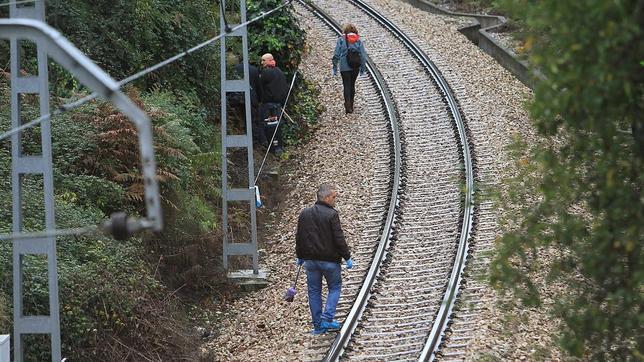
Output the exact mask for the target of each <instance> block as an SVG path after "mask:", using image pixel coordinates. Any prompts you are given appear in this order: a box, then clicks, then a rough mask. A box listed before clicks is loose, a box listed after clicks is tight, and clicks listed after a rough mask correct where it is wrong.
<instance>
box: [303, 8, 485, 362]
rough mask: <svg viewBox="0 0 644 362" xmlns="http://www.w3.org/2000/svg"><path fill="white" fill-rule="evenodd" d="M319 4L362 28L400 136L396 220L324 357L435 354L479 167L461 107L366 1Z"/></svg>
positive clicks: (457, 276) (463, 250)
mask: <svg viewBox="0 0 644 362" xmlns="http://www.w3.org/2000/svg"><path fill="white" fill-rule="evenodd" d="M314 3H315V6H317V7H319V8H320V9H322V10H323V11H324V13H326V14H328V15H326V17H327V18H326V19H325V21H327V24H331V22H332V20H331V18H333V19H335V20H337V21H341V22H345V21H350V22H354V23H356V25H358V27H359V30H360V34H361V35H362V36H365V37H366V39H367V43H366V44H367V52H368V53H369V54H370V55H371V56H372V59H373V62H372V63H371V64H372V65H373V66H374V67H375V68H377V70H378V72H379V73H380V74H381V76H382V80H384V82H386V86H384V87H387V88H388V91H386V93H387V94H390V95H391V98H392V99H393V101H394V102H395V104H396V108H397V111H398V112H397V115H398V117H397V121H398V126H399V127H400V133H401V135H402V136H401V148H402V175H401V179H400V180H401V182H400V186H401V189H400V192H399V193H398V197H399V200H397V202H396V205H397V207H396V209H395V223H394V222H393V217H392V219H391V222H389V223H385V229H384V231H383V232H382V237H381V238H380V241H379V242H380V244H379V245H378V248H375V247H374V248H372V249H373V250H375V253H374V254H373V258H374V260H373V264H372V265H371V268H370V270H369V271H368V272H367V273H366V278H365V280H363V281H362V282H361V285H362V287H361V290H360V291H359V292H357V294H355V293H348V294H349V295H351V296H350V297H349V298H345V303H346V302H348V303H350V305H351V310H350V311H349V313H348V315H347V316H346V320H345V323H344V326H343V328H342V330H341V331H340V332H339V333H338V335H337V336H336V337H335V339H334V340H333V341H332V343H331V341H330V340H328V341H327V343H329V344H330V347H329V350H328V352H327V354H326V356H325V357H324V358H325V359H326V360H337V359H339V358H348V359H356V360H358V359H362V360H418V359H422V360H425V359H427V360H429V359H433V358H434V357H435V353H436V351H437V349H438V346H439V345H440V342H441V339H442V334H443V332H444V330H445V328H446V325H447V322H448V319H449V315H450V313H451V310H452V307H453V304H454V301H455V299H456V296H457V292H458V288H459V285H460V280H461V277H462V271H463V268H464V264H465V258H466V255H467V248H468V242H469V238H470V233H471V230H472V225H473V217H474V210H473V202H472V198H473V179H474V170H473V165H472V159H471V156H470V154H471V152H470V149H469V147H470V146H469V144H468V139H467V136H466V130H465V125H464V123H463V121H462V117H461V115H460V111H459V107H458V104H457V102H456V99H455V97H454V96H453V94H452V93H451V90H450V88H449V86H448V85H447V83H446V82H445V81H444V79H443V77H442V75H441V74H440V72H439V71H438V69H436V67H435V66H434V65H433V63H431V61H430V60H429V59H428V57H427V56H426V55H425V54H424V53H423V52H422V50H420V49H419V48H418V47H417V46H416V45H415V44H414V43H413V41H411V40H410V39H409V38H408V37H407V36H406V35H405V34H404V33H402V32H401V31H400V30H399V29H398V28H397V27H396V26H395V25H393V24H391V23H390V22H388V21H387V19H385V18H384V17H382V16H380V15H379V14H378V13H377V12H375V11H374V10H373V9H371V8H370V7H369V6H368V5H366V4H364V3H363V2H361V1H335V0H323V1H315V2H314ZM307 8H308V9H309V10H311V9H313V8H312V7H311V6H310V5H309V6H308V7H307ZM316 15H317V16H320V17H324V16H325V15H324V14H323V13H322V12H317V13H316ZM390 108H391V107H390V106H389V107H386V109H390ZM394 201H396V200H394ZM392 211H393V210H392ZM387 227H393V229H390V230H387ZM367 250H369V249H368V248H367ZM347 299H350V300H347ZM341 307H342V306H341ZM339 316H340V315H339ZM321 343H322V344H324V340H323V342H321Z"/></svg>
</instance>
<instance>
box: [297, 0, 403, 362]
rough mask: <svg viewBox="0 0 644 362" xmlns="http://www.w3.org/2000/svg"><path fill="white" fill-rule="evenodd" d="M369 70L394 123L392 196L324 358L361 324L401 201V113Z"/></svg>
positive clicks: (337, 351) (335, 353)
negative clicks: (360, 278) (373, 248)
mask: <svg viewBox="0 0 644 362" xmlns="http://www.w3.org/2000/svg"><path fill="white" fill-rule="evenodd" d="M299 1H300V3H301V4H302V5H304V7H306V8H307V9H309V11H311V12H312V13H313V14H314V15H316V16H317V17H319V18H320V19H322V21H324V22H325V23H326V24H327V25H328V26H329V27H330V28H331V29H332V30H333V31H335V32H336V33H338V35H339V34H341V30H340V24H338V23H337V22H336V21H335V20H333V18H331V16H329V15H328V14H327V13H325V12H324V11H322V10H321V9H320V8H319V7H317V6H316V5H314V4H311V3H309V2H306V1H304V0H299ZM366 63H367V64H366V66H367V71H368V72H369V73H370V74H371V78H372V80H373V82H374V84H375V86H376V88H377V89H378V91H379V92H380V95H381V96H382V100H383V103H384V106H385V109H386V112H387V116H388V118H389V124H390V127H391V133H392V149H393V161H394V164H393V180H392V186H391V197H390V199H389V208H388V211H387V218H386V219H385V224H384V227H383V231H382V234H381V236H380V241H379V243H378V249H377V250H376V253H375V254H374V258H373V261H372V263H371V266H370V268H369V271H368V272H367V276H366V277H365V281H364V283H363V284H362V287H361V288H360V291H359V292H358V296H357V297H356V300H355V302H354V303H353V306H352V307H351V310H350V311H349V314H347V317H346V319H345V321H344V323H343V325H342V328H341V329H340V331H339V332H338V334H337V336H336V338H335V340H334V341H333V344H332V345H331V348H330V349H329V351H328V353H327V355H326V356H325V358H324V360H325V361H332V360H337V359H338V358H339V357H340V355H341V354H342V352H343V350H344V348H345V347H346V345H347V343H348V342H349V340H350V338H351V336H352V335H353V331H354V330H355V328H356V326H357V325H358V321H359V320H360V317H361V316H362V313H363V312H364V310H365V308H366V306H367V302H368V301H369V297H370V296H371V289H372V287H373V285H374V283H375V281H376V277H377V276H378V274H379V271H380V267H381V265H382V262H383V261H384V260H385V258H386V256H387V250H388V249H389V244H390V242H391V236H392V233H393V230H394V227H395V222H396V210H397V208H398V205H399V189H400V179H401V172H402V171H401V169H402V151H401V148H402V147H401V142H400V131H399V127H398V115H397V111H396V106H395V103H394V101H393V98H392V96H391V92H390V91H389V87H388V86H387V84H386V82H385V80H384V77H383V76H382V74H381V73H380V72H379V71H378V69H377V68H376V66H375V64H374V63H373V61H372V60H371V59H370V58H369V56H367V59H366Z"/></svg>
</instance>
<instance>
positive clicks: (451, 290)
mask: <svg viewBox="0 0 644 362" xmlns="http://www.w3.org/2000/svg"><path fill="white" fill-rule="evenodd" d="M350 2H351V3H353V4H355V5H356V6H357V7H358V8H360V9H361V10H363V11H364V12H365V13H367V14H368V15H369V16H371V17H372V18H374V19H375V20H376V21H378V22H379V23H380V24H381V25H383V26H384V27H385V28H387V29H389V30H390V31H391V32H392V33H393V34H395V36H396V37H397V38H398V39H400V41H401V42H402V43H403V44H404V45H405V46H406V47H407V48H408V50H409V51H410V52H411V53H412V54H413V55H414V56H415V57H416V58H417V59H418V60H419V61H420V62H421V64H422V65H423V67H424V68H425V69H426V71H427V72H428V74H429V75H430V76H431V78H432V79H433V80H434V82H436V86H437V87H438V88H439V89H440V91H441V93H442V94H443V97H444V99H445V101H446V102H447V104H448V106H449V110H450V113H451V114H452V118H453V121H454V125H455V126H456V128H457V131H458V138H459V143H460V146H461V152H462V157H463V163H464V174H465V185H464V186H465V190H464V202H463V219H462V226H461V233H460V237H459V242H458V249H457V254H456V258H455V262H454V265H453V267H452V272H451V274H450V279H449V281H448V284H447V288H446V291H445V294H444V296H443V299H442V303H441V307H440V308H439V311H438V313H437V315H436V318H435V320H434V323H433V325H432V330H431V331H430V333H429V335H428V337H427V340H426V343H425V345H424V347H423V349H422V351H421V354H420V356H419V360H420V361H431V360H433V359H435V357H436V352H437V351H438V348H439V347H440V342H441V340H442V338H443V335H444V331H445V329H446V327H447V323H448V322H449V317H450V315H451V314H452V310H453V308H454V304H455V301H456V297H457V294H458V291H459V289H460V285H461V281H462V274H463V270H464V268H465V264H466V259H467V252H468V250H469V241H470V238H471V233H472V228H473V221H474V168H473V163H472V156H471V152H470V145H469V142H468V139H467V132H466V127H465V123H464V121H463V118H462V117H461V112H460V110H459V106H458V103H457V101H456V98H455V97H454V95H453V93H452V91H451V89H450V87H449V85H448V83H447V81H446V80H445V78H444V77H443V75H442V74H441V72H440V71H439V69H438V67H437V66H436V65H435V64H434V63H433V62H432V61H431V60H430V59H429V56H427V54H426V53H425V52H423V51H422V50H421V49H420V47H419V46H418V45H417V44H416V43H415V42H414V41H413V40H411V39H410V38H409V37H408V36H407V35H406V34H405V33H404V32H403V31H402V30H400V28H398V27H397V26H396V25H395V24H393V23H392V22H390V21H389V20H388V19H386V18H385V17H384V16H382V15H381V14H380V13H378V12H377V11H376V10H374V9H373V8H372V7H371V6H369V5H367V4H365V3H364V2H363V1H362V0H350ZM317 13H319V14H323V12H322V11H321V10H319V9H318V11H317ZM325 21H326V20H325ZM329 21H332V20H331V19H329V20H328V21H327V22H329ZM370 66H371V67H372V68H374V69H375V66H374V65H373V64H372V63H370ZM381 246H382V245H381ZM379 251H380V248H379ZM383 254H384V253H383ZM379 256H380V257H384V255H376V257H379ZM376 257H374V264H375V263H377V264H378V266H379V265H380V263H381V262H382V260H376ZM372 266H373V265H372ZM372 269H376V270H377V269H379V267H376V268H373V267H372ZM371 271H372V270H370V274H369V276H370V277H374V278H375V274H371ZM372 285H373V281H372V280H371V281H369V280H367V281H365V285H364V286H363V289H367V290H369V289H370V288H371V286H372ZM361 291H362V290H361ZM358 305H360V306H362V309H361V310H360V311H356V313H353V312H354V310H356V309H357V306H358ZM364 306H366V301H364V303H363V301H362V300H360V299H358V300H356V303H355V304H354V308H352V310H351V313H350V315H349V316H348V317H347V321H346V322H345V324H344V325H343V328H342V330H341V331H340V334H339V335H338V336H337V337H336V340H335V341H334V343H333V345H332V346H331V349H330V350H329V351H328V353H327V355H326V357H325V360H328V361H335V360H338V359H339V357H340V356H341V354H342V352H343V350H344V348H345V347H346V344H347V343H348V341H349V339H350V337H351V336H350V335H348V333H349V332H351V333H352V332H353V330H355V328H356V325H348V324H349V323H356V324H357V319H358V318H359V316H360V315H361V314H362V312H363V311H364ZM349 317H351V318H349Z"/></svg>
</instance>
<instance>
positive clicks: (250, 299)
mask: <svg viewBox="0 0 644 362" xmlns="http://www.w3.org/2000/svg"><path fill="white" fill-rule="evenodd" d="M369 3H370V4H372V6H374V8H376V9H377V10H378V11H380V12H381V13H383V14H385V15H386V16H387V17H389V18H390V19H392V20H393V21H394V22H395V23H396V24H397V25H398V26H399V27H400V28H401V29H402V30H403V31H405V32H406V33H407V34H408V35H409V36H410V37H411V38H412V39H413V40H414V41H415V42H416V43H417V44H419V45H420V46H421V47H422V48H423V50H424V51H425V52H426V53H427V54H428V55H429V56H430V58H431V59H432V60H433V61H434V62H435V63H436V65H437V66H438V67H439V69H440V70H441V72H442V73H443V75H444V76H445V78H446V80H447V81H448V83H449V84H450V86H451V87H452V89H453V90H454V91H455V93H456V96H457V98H458V100H459V102H460V104H461V107H462V109H463V112H464V115H465V119H466V122H467V123H468V125H469V127H470V129H471V131H472V137H473V142H474V149H475V152H476V155H477V164H478V169H479V173H480V175H481V176H480V178H481V180H480V181H482V182H484V183H487V184H489V185H493V186H494V187H501V186H500V184H499V182H500V180H501V179H502V178H503V177H506V176H509V175H510V171H509V167H508V166H509V165H510V164H511V161H510V160H509V158H508V157H507V156H506V155H507V151H506V147H507V145H508V144H509V143H510V136H511V135H513V134H519V135H521V137H523V138H524V139H526V140H528V142H529V141H530V140H531V139H533V137H535V136H534V133H533V132H532V131H531V128H530V121H529V118H528V115H527V113H526V111H525V110H524V109H523V104H524V102H525V101H526V100H528V99H529V98H530V97H531V93H530V91H529V89H527V88H526V87H525V86H524V85H523V84H522V83H521V82H519V81H518V80H517V79H515V78H514V77H512V75H511V74H510V73H508V72H507V71H506V70H505V69H503V68H502V67H501V66H500V65H498V64H497V63H495V62H494V61H493V60H492V59H491V58H490V57H489V56H488V55H486V54H484V53H483V52H482V51H480V50H479V49H478V48H477V47H476V46H475V45H474V44H472V43H470V42H469V41H468V40H467V39H466V38H465V37H464V36H463V35H461V34H460V33H459V32H458V31H457V25H456V24H455V23H454V22H453V21H451V20H450V19H448V18H446V17H441V16H438V15H433V14H429V13H424V12H421V11H419V10H418V9H416V8H413V7H412V6H410V5H408V4H406V3H403V2H398V1H385V0H373V1H370V2H369ZM301 22H302V27H303V28H304V29H305V30H306V31H307V46H308V49H309V51H308V52H307V54H306V56H305V58H304V59H303V61H302V66H301V69H300V70H301V72H302V74H303V75H304V77H306V78H307V79H309V80H312V81H313V82H314V83H316V84H317V85H318V86H319V87H320V89H321V93H320V97H321V98H320V102H321V103H323V104H324V105H325V106H326V107H327V108H326V111H325V112H324V113H323V114H322V115H321V117H320V119H319V124H320V127H319V129H318V130H317V131H316V134H315V136H314V137H313V139H312V140H311V141H310V142H309V143H308V144H306V145H303V146H301V147H298V148H296V149H291V150H289V152H290V155H291V157H290V159H289V160H288V161H285V163H286V165H284V166H285V167H282V169H284V168H286V169H287V170H288V171H287V173H286V174H282V175H281V176H280V182H284V189H286V190H288V191H287V192H286V194H285V195H283V201H282V202H281V203H280V205H279V210H270V211H269V210H264V211H262V212H267V213H270V212H274V213H275V216H274V217H267V218H266V220H267V222H269V223H271V224H270V227H267V230H268V232H267V234H266V235H262V237H263V239H262V240H263V242H262V243H261V246H260V247H261V248H263V249H265V250H266V256H264V257H262V258H261V259H260V265H261V268H262V269H267V270H268V271H269V273H270V284H269V286H268V287H267V288H265V289H262V290H260V291H257V292H253V293H248V294H246V295H245V296H243V297H242V298H240V299H238V300H236V301H233V302H230V303H229V304H228V305H226V306H225V309H223V310H222V312H224V313H225V315H226V317H225V318H223V321H222V323H221V326H220V329H219V330H218V331H217V333H216V335H217V337H216V338H214V339H212V340H210V341H208V342H207V343H205V344H204V345H203V346H202V349H201V354H202V357H203V359H204V360H300V359H303V358H306V357H307V356H310V351H309V350H308V349H309V348H310V347H311V346H312V345H314V344H315V338H317V337H313V336H311V335H310V334H309V331H310V329H311V326H310V322H309V319H310V316H309V311H308V305H307V298H306V285H305V281H304V280H305V278H300V282H299V283H298V294H297V296H296V298H295V301H294V302H293V303H291V304H287V303H285V302H283V301H282V296H283V293H284V291H285V289H286V288H287V287H288V286H289V283H291V281H292V278H293V276H294V271H295V266H294V259H295V253H294V242H295V241H294V232H295V226H296V222H297V216H298V213H299V211H300V210H301V209H302V208H304V207H306V206H308V205H310V204H311V203H313V202H314V193H315V190H316V188H317V185H318V184H319V183H320V182H323V181H330V182H334V183H336V184H337V185H338V186H339V188H340V191H341V198H340V200H339V203H338V210H339V212H340V217H341V220H342V224H343V227H344V229H345V233H346V235H347V239H348V241H349V243H350V244H351V245H355V243H357V242H359V241H360V236H361V235H362V232H363V230H362V229H361V228H362V226H361V225H363V223H362V221H363V220H365V218H366V217H367V209H368V206H369V203H370V201H371V195H370V192H369V190H370V189H371V180H372V176H373V175H372V170H373V165H374V163H375V162H376V161H375V160H374V159H373V155H374V150H373V149H372V147H373V146H372V144H371V142H370V138H371V137H372V134H371V133H370V132H373V131H374V130H373V129H371V130H369V128H368V126H365V125H369V122H370V117H369V114H368V112H366V110H365V109H364V107H365V104H364V103H361V100H360V97H361V95H362V94H363V92H365V89H364V88H365V87H366V83H365V82H364V81H360V82H359V83H358V90H357V99H356V102H357V105H356V108H357V112H356V113H355V114H354V115H351V116H345V115H344V111H343V105H342V94H341V89H342V88H341V87H342V85H341V80H340V78H339V77H332V76H331V65H330V58H331V52H332V50H333V46H334V43H333V42H329V41H328V40H326V39H328V35H325V34H327V31H326V29H320V28H317V27H315V26H313V25H312V24H313V22H312V20H310V19H309V20H307V19H306V17H305V16H301ZM357 25H358V29H360V24H357ZM365 46H366V49H367V52H369V39H368V38H366V40H365ZM371 56H372V57H374V56H375V54H371ZM378 56H389V57H391V56H395V54H380V55H378ZM365 128H366V130H367V131H366V132H365ZM284 180H285V181H284ZM486 242H487V243H490V244H491V243H493V240H480V241H479V243H486ZM343 273H344V276H345V277H347V271H346V270H344V271H343ZM487 293H488V295H489V296H490V297H491V298H490V301H489V302H487V305H485V307H484V308H482V309H481V316H480V318H479V320H481V321H483V322H482V323H480V324H479V325H478V326H477V337H476V338H475V339H474V340H473V341H472V343H471V344H470V346H469V350H468V355H467V359H477V358H480V357H481V356H482V355H488V356H494V357H497V358H503V359H506V358H507V359H526V358H530V357H531V356H534V351H535V350H541V349H542V348H543V349H549V348H551V339H550V337H549V334H548V332H547V327H548V326H553V324H554V322H552V321H550V320H549V319H548V318H547V317H544V316H541V315H540V314H539V313H537V312H536V311H521V316H522V320H525V321H526V322H521V323H518V324H514V327H515V328H516V330H514V331H509V332H510V333H508V330H507V328H508V324H504V323H503V322H502V319H503V310H501V308H500V307H497V306H496V302H495V300H496V299H499V300H501V297H500V296H497V295H496V294H495V292H494V291H492V290H488V291H487ZM550 358H557V357H556V355H554V356H550Z"/></svg>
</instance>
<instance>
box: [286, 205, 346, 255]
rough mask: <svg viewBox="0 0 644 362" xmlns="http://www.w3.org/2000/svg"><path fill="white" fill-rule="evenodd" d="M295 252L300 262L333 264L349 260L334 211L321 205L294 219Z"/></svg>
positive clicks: (340, 227)
mask: <svg viewBox="0 0 644 362" xmlns="http://www.w3.org/2000/svg"><path fill="white" fill-rule="evenodd" d="M295 253H296V254H297V257H298V258H300V259H304V260H324V261H332V262H336V263H340V262H342V258H344V260H349V259H350V258H351V254H350V253H349V247H348V246H347V242H346V241H345V239H344V232H342V226H341V225H340V217H339V216H338V212H337V211H336V210H335V209H334V208H332V207H331V206H329V205H327V204H326V203H324V202H321V201H318V202H316V203H315V205H313V206H311V207H307V208H306V209H304V210H302V213H300V217H299V219H298V220H297V234H296V236H295Z"/></svg>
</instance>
